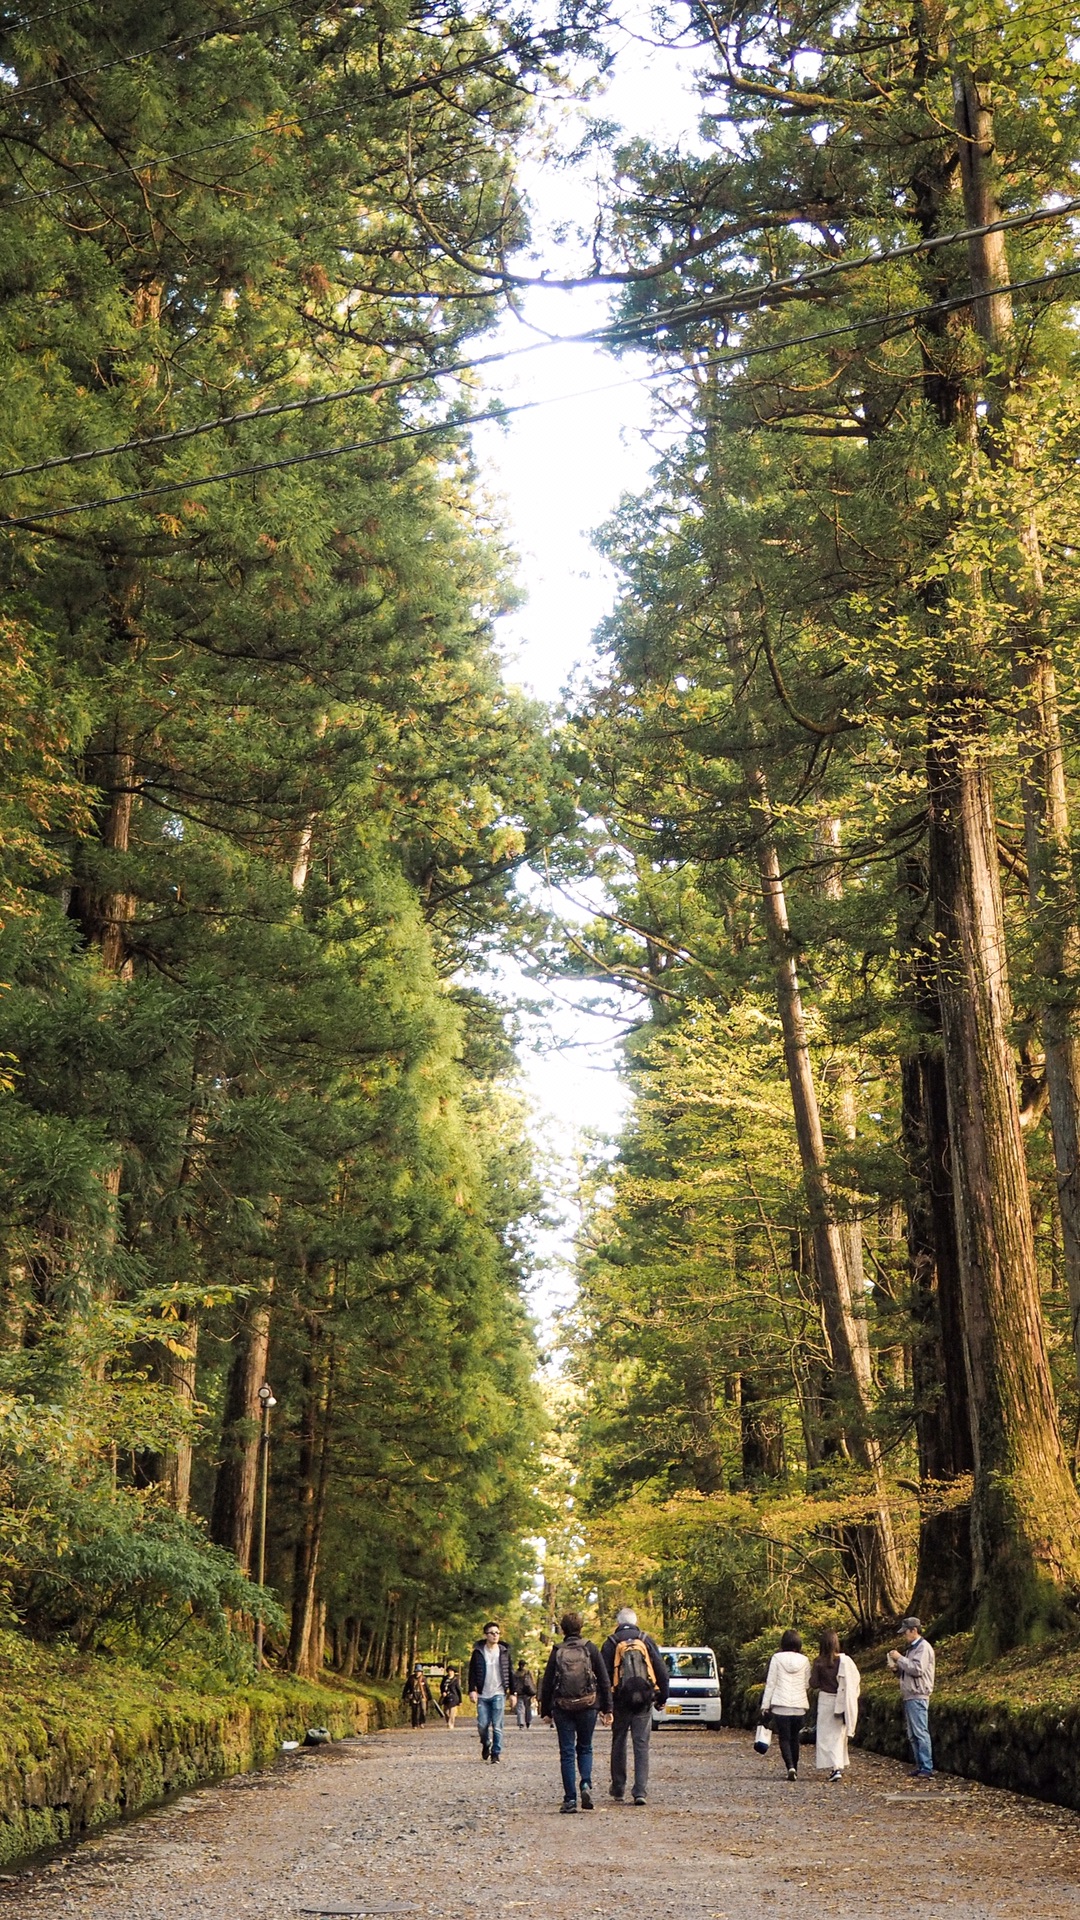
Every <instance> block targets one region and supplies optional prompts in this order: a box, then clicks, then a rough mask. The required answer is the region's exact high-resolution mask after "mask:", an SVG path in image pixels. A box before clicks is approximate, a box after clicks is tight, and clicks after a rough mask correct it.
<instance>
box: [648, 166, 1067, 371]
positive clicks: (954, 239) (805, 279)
mask: <svg viewBox="0 0 1080 1920" xmlns="http://www.w3.org/2000/svg"><path fill="white" fill-rule="evenodd" d="M1078 212H1080V194H1077V195H1076V197H1075V198H1074V199H1071V200H1065V201H1062V203H1061V205H1060V206H1056V207H1039V208H1036V209H1035V210H1034V211H1033V212H1031V213H1011V214H1007V215H1005V216H1004V217H1003V218H1002V219H1000V220H990V221H987V222H986V223H985V225H983V226H978V227H960V228H958V229H957V230H956V231H955V232H953V233H936V234H931V235H930V236H929V237H928V238H927V239H925V240H909V241H907V242H906V243H905V244H904V245H903V246H900V247H890V248H889V249H888V251H887V252H883V253H862V254H857V255H856V256H855V257H854V258H853V259H851V260H836V261H832V262H830V264H829V265H828V266H827V267H817V268H815V269H814V270H812V271H811V272H810V273H800V274H792V275H790V276H789V277H788V278H787V279H786V280H783V279H781V280H763V281H762V282H761V283H760V285H758V286H756V287H745V288H743V289H742V291H741V292H739V293H737V294H715V295H709V296H706V298H705V299H704V300H702V301H699V302H697V303H686V308H685V310H686V311H687V312H688V313H692V317H693V318H695V319H710V318H712V317H714V316H719V315H720V314H722V313H725V312H727V311H729V310H730V311H731V312H734V313H747V312H749V309H750V304H751V303H755V304H756V303H757V302H758V301H759V300H761V299H762V298H764V296H766V295H774V294H785V295H788V294H790V297H791V299H793V300H797V299H798V297H799V295H800V293H801V292H802V291H803V289H804V287H810V288H813V287H816V286H818V285H820V284H821V283H822V282H824V281H827V280H831V279H833V278H834V277H835V276H836V275H837V274H844V273H855V272H857V271H859V270H860V269H861V268H863V267H880V266H887V265H888V264H889V262H890V261H893V260H907V259H910V258H911V257H912V256H913V255H914V254H919V253H934V252H937V251H938V249H939V248H941V247H951V246H960V245H962V244H963V243H964V242H966V241H968V240H978V239H981V238H982V236H983V235H984V234H988V233H1010V232H1012V231H1013V230H1014V229H1016V228H1018V227H1030V226H1036V225H1041V224H1043V223H1044V222H1046V221H1049V220H1063V219H1065V218H1066V216H1067V215H1068V214H1070V213H1078ZM990 291H991V292H992V291H993V289H992V288H991V289H990ZM681 313H682V310H681V309H679V308H669V309H668V314H667V318H668V320H669V322H670V324H672V325H675V324H678V322H679V320H680V319H681ZM646 318H648V316H642V320H644V319H646ZM651 318H652V322H653V323H654V324H655V321H656V319H657V316H655V315H654V316H652V317H651ZM639 324H641V322H639V321H636V320H635V319H633V318H631V319H629V320H625V321H618V320H616V321H613V322H612V330H613V332H614V331H615V330H618V331H620V332H623V331H625V332H627V333H628V334H630V336H631V337H632V334H633V329H634V328H635V327H636V326H637V325H639Z"/></svg>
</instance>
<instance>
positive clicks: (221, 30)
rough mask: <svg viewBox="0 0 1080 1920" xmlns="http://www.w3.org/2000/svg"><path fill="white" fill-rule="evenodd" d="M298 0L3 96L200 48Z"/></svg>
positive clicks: (24, 94) (45, 89)
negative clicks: (151, 58) (204, 43)
mask: <svg viewBox="0 0 1080 1920" xmlns="http://www.w3.org/2000/svg"><path fill="white" fill-rule="evenodd" d="M294 5H295V0H286V4H285V5H283V6H278V7H267V8H265V9H264V10H263V12H262V13H256V14H253V15H252V16H251V19H250V20H245V21H242V22H239V21H238V22H237V23H235V24H234V25H232V26H225V25H221V24H219V25H218V26H216V27H207V28H205V29H204V30H203V31H202V32H201V33H179V34H176V35H175V36H174V37H173V39H171V40H160V41H158V42H157V43H156V44H155V45H154V46H152V47H143V48H141V49H140V51H139V52H138V53H124V54H119V55H118V56H117V58H116V59H115V60H105V61H102V62H101V63H100V64H99V65H98V66H96V67H81V68H79V69H78V70H77V71H76V72H75V73H63V74H59V75H57V77H56V79H54V80H35V81H34V82H33V84H32V85H31V86H25V87H12V88H11V89H10V90H9V91H8V92H7V93H6V94H3V95H0V99H2V100H3V102H4V104H5V105H6V104H7V102H8V101H11V100H28V99H30V98H31V97H32V96H33V95H34V94H36V93H50V92H52V91H53V90H54V89H55V88H56V87H67V86H70V85H71V83H72V81H73V80H92V79H93V77H94V75H95V74H98V73H112V72H113V71H114V69H115V68H116V67H130V66H132V65H133V64H134V62H135V61H137V60H148V59H150V57H151V56H152V55H153V54H155V53H173V52H175V51H176V50H177V48H185V47H197V46H200V45H201V44H202V42H203V41H204V40H217V39H219V38H221V37H225V36H228V35H229V34H240V33H250V32H251V30H252V28H253V27H256V26H258V25H259V24H260V23H261V22H262V21H263V20H274V19H276V18H277V17H278V15H279V14H282V13H291V12H292V10H293V6H294Z"/></svg>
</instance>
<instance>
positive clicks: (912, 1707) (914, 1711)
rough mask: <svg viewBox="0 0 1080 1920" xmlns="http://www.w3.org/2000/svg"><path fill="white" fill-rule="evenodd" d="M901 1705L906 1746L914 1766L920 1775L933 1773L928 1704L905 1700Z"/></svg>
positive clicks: (926, 1702)
mask: <svg viewBox="0 0 1080 1920" xmlns="http://www.w3.org/2000/svg"><path fill="white" fill-rule="evenodd" d="M902 1704H903V1708H904V1726H905V1727H906V1729H907V1737H908V1745H909V1747H910V1748H911V1752H912V1756H913V1758H914V1761H915V1765H916V1766H917V1767H918V1769H919V1772H920V1773H933V1771H934V1749H933V1747H932V1746H931V1745H930V1702H929V1700H924V1699H915V1700H905V1701H903V1703H902Z"/></svg>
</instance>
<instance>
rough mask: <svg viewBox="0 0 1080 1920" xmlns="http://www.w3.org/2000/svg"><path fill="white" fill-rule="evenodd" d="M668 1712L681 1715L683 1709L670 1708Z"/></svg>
mask: <svg viewBox="0 0 1080 1920" xmlns="http://www.w3.org/2000/svg"><path fill="white" fill-rule="evenodd" d="M666 1711H667V1712H668V1713H681V1712H682V1708H681V1707H668V1708H667V1709H666Z"/></svg>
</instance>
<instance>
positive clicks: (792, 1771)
mask: <svg viewBox="0 0 1080 1920" xmlns="http://www.w3.org/2000/svg"><path fill="white" fill-rule="evenodd" d="M787 1777H788V1779H789V1780H797V1779H798V1777H799V1770H798V1768H797V1767H789V1768H788V1770H787Z"/></svg>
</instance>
